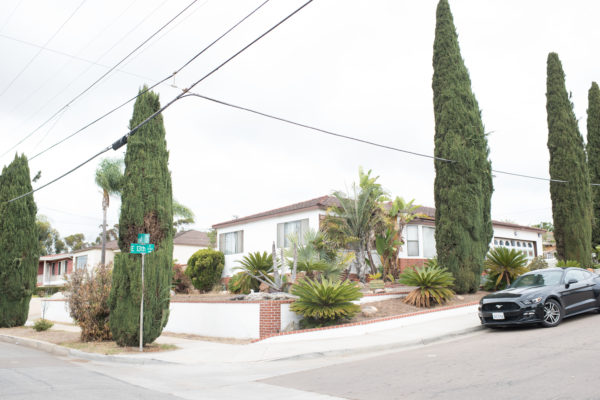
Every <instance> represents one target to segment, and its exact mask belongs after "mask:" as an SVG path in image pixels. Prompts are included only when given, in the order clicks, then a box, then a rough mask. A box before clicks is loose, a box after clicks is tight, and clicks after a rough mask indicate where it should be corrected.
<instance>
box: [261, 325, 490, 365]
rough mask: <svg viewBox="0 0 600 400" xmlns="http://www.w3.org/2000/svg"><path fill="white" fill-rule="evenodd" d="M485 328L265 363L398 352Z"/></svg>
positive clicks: (321, 352) (479, 327)
mask: <svg viewBox="0 0 600 400" xmlns="http://www.w3.org/2000/svg"><path fill="white" fill-rule="evenodd" d="M484 329H485V327H484V326H482V325H480V326H472V327H470V328H465V329H461V330H458V331H454V332H449V333H445V334H442V335H439V336H434V337H430V338H425V339H416V340H406V341H403V342H396V343H390V344H385V345H375V346H365V347H359V348H355V349H343V350H329V351H319V352H314V353H305V354H297V355H295V356H289V357H283V358H272V359H267V360H263V361H292V360H303V359H310V358H319V357H326V356H346V355H357V354H364V353H374V352H379V351H387V350H398V349H402V348H407V347H415V346H424V345H428V344H432V343H435V342H439V341H442V340H446V339H451V338H454V337H459V336H462V335H466V334H469V333H474V332H477V331H482V330H484Z"/></svg>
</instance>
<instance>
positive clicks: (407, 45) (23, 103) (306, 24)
mask: <svg viewBox="0 0 600 400" xmlns="http://www.w3.org/2000/svg"><path fill="white" fill-rule="evenodd" d="M262 1H263V0H252V1H251V0H198V1H197V2H196V4H194V5H193V6H192V7H191V8H190V9H189V10H188V11H187V12H185V13H184V14H183V15H182V16H180V17H179V18H178V19H176V20H175V21H174V22H173V23H172V24H171V25H169V26H168V27H167V28H166V29H165V30H164V31H163V32H162V33H160V34H159V35H158V36H157V37H156V38H155V39H153V40H151V41H150V42H149V43H148V44H147V45H146V46H144V47H143V48H142V49H141V50H139V51H137V52H136V53H135V54H134V55H133V56H132V57H130V58H129V59H127V61H125V62H124V63H123V64H122V65H121V66H120V67H119V68H118V71H114V72H112V73H111V74H110V75H108V76H107V77H106V78H105V79H103V80H102V81H101V82H99V83H98V84H97V85H96V86H95V87H94V88H92V89H91V90H90V91H89V92H87V93H86V94H85V95H84V96H82V97H81V98H80V99H78V100H77V101H75V102H73V103H72V104H71V105H70V106H69V107H68V108H67V109H66V110H65V111H64V112H62V113H61V114H60V115H59V116H58V118H55V119H53V120H52V121H51V122H50V123H48V124H46V125H45V126H44V127H43V128H41V129H39V130H38V131H37V132H36V133H34V134H33V135H31V136H30V137H29V138H28V139H27V140H25V141H23V143H22V144H20V145H19V146H17V147H16V149H13V150H11V151H10V152H9V153H8V154H6V155H4V156H2V157H0V165H6V164H8V163H9V162H10V161H11V160H12V158H13V157H14V154H15V151H19V153H21V152H23V153H25V154H26V155H28V156H29V157H31V156H33V155H35V154H36V153H38V152H39V151H41V150H44V149H46V148H47V147H49V146H50V145H52V144H54V143H56V142H57V141H59V140H60V139H62V138H64V137H66V136H68V135H70V134H72V133H73V132H75V131H76V130H78V129H79V128H81V127H82V126H84V125H86V124H87V123H89V122H91V121H92V120H94V119H96V118H97V117H99V116H100V115H102V114H104V113H105V112H107V111H109V110H110V109H112V108H113V107H115V106H117V105H118V104H121V103H122V102H123V101H125V100H126V99H128V98H131V97H133V96H134V95H135V94H137V91H138V89H139V88H140V87H141V86H142V85H144V84H153V83H155V82H157V81H159V80H161V79H163V78H164V77H166V76H168V75H169V74H171V73H172V72H173V71H175V70H176V69H178V68H179V67H180V66H181V65H182V64H184V63H185V62H186V61H187V60H188V59H190V58H191V57H192V56H193V55H194V54H196V53H197V52H198V51H200V50H201V49H202V48H203V47H205V46H206V45H207V44H209V43H210V42H211V41H213V40H214V39H215V38H217V37H218V36H219V35H221V34H222V33H223V32H224V31H225V30H227V29H228V28H229V27H230V26H231V25H233V24H234V23H236V22H237V21H238V20H240V19H241V18H243V17H244V16H245V15H246V14H248V13H249V12H250V11H251V10H252V9H254V8H255V7H257V6H258V5H259V4H260V3H262ZM190 2H191V0H170V1H165V0H119V1H113V0H102V1H100V0H87V1H83V2H82V0H61V1H52V2H51V1H44V0H3V1H2V2H0V51H1V53H2V54H3V55H4V56H3V57H2V62H1V63H0V93H2V94H1V95H0V120H1V126H2V129H1V131H0V139H1V142H2V146H1V149H0V150H1V151H0V153H4V152H6V151H7V150H8V149H9V148H11V147H13V146H14V145H15V144H16V143H17V142H19V141H20V140H22V139H23V138H24V137H25V136H26V135H28V134H29V133H31V132H32V131H33V130H34V129H35V128H36V127H38V126H39V125H40V124H41V123H43V122H44V121H46V120H47V119H48V118H49V117H50V116H51V115H52V114H54V113H55V112H56V111H57V110H59V109H60V108H61V107H63V106H64V105H65V104H67V103H68V102H69V101H70V100H71V99H72V98H73V97H75V96H76V95H78V94H79V93H80V92H81V91H82V90H84V89H85V88H86V87H87V86H89V85H90V84H91V83H92V82H94V81H95V80H96V79H98V78H99V77H100V76H101V75H102V74H103V73H105V72H106V71H107V70H108V67H109V66H113V65H114V64H116V63H117V62H118V61H119V60H121V59H122V58H123V57H125V56H126V55H127V54H128V53H129V52H131V51H132V50H133V49H134V48H135V47H136V46H138V45H139V44H140V43H142V42H143V41H144V40H145V39H146V38H148V37H149V36H150V35H151V34H152V33H154V32H155V31H156V30H157V29H158V28H159V27H160V26H162V25H163V24H164V23H166V22H167V21H168V20H169V19H171V18H172V17H173V16H174V15H176V14H177V13H178V12H179V11H180V10H182V9H183V8H184V7H186V6H187V5H188V4H189V3H190ZM302 3H303V2H302V1H295V0H294V1H292V0H271V1H270V2H269V3H267V4H266V5H265V6H264V7H263V8H262V9H261V10H260V11H259V12H258V13H257V14H256V15H255V16H253V17H251V18H250V19H248V20H247V21H246V22H245V23H243V24H242V25H241V26H240V27H239V28H238V29H237V30H235V31H234V32H233V33H232V34H231V35H230V36H227V37H226V38H225V39H223V40H221V41H220V42H219V43H218V44H217V45H216V46H214V47H213V48H212V49H211V50H209V51H208V52H206V53H205V54H203V55H202V56H201V57H199V58H198V59H197V60H196V61H194V62H193V63H192V64H190V65H189V66H188V67H187V68H186V69H184V70H183V71H182V72H180V73H179V74H178V75H177V76H176V79H175V81H174V82H173V80H170V81H169V82H168V83H165V84H162V85H161V86H159V87H157V88H156V91H157V92H158V93H159V94H160V98H161V101H162V103H163V104H164V103H166V102H167V101H168V100H170V99H172V98H173V97H175V96H176V95H177V94H178V93H179V90H178V89H176V88H173V87H171V86H170V85H171V84H173V83H174V84H175V85H176V86H179V87H186V86H188V85H189V84H190V83H191V82H193V81H195V80H198V79H199V78H200V77H202V76H203V75H204V74H206V73H207V72H209V71H210V70H212V69H213V68H215V67H216V66H217V65H219V64H220V63H221V62H223V61H224V60H226V59H227V58H228V57H230V56H231V55H233V54H234V53H235V52H236V51H238V50H239V49H241V48H242V47H243V46H245V45H246V44H247V43H249V42H250V41H252V40H253V39H254V38H255V37H257V36H259V35H260V34H261V33H262V32H264V31H265V30H267V29H268V28H270V27H271V26H272V25H274V24H275V23H276V22H278V21H279V20H280V19H281V18H283V17H285V16H286V15H287V14H289V13H290V12H291V11H293V10H294V9H296V8H297V7H299V6H300V5H301V4H302ZM436 4H437V1H434V0H426V1H425V0H421V1H404V0H389V1H388V0H343V1H342V0H315V1H314V2H313V3H311V4H310V5H308V6H307V7H306V8H305V9H304V10H302V11H301V12H300V13H299V14H297V15H296V16H294V17H293V18H291V19H290V20H288V21H287V22H286V23H284V24H283V25H282V26H281V27H279V28H278V29H276V30H275V31H273V32H272V33H271V34H269V35H268V36H266V37H265V38H264V39H262V40H261V41H259V42H258V43H257V44H256V45H254V46H252V47H251V48H250V49H248V50H247V51H245V52H244V53H242V54H241V55H240V56H239V57H237V58H236V59H234V60H233V61H231V62H230V63H229V64H227V65H226V66H224V67H223V68H222V69H220V70H219V71H217V72H216V73H215V74H213V75H212V76H211V77H209V78H208V79H206V80H205V81H204V82H202V83H201V84H200V85H198V86H197V88H196V90H195V91H196V92H198V93H201V94H204V95H207V96H211V97H214V98H217V99H220V100H224V101H228V102H231V103H234V104H238V105H241V106H245V107H249V108H254V109H257V110H259V111H263V112H267V113H272V114H275V115H277V116H280V117H283V118H288V119H291V120H294V121H298V122H301V123H305V124H309V125H314V126H317V127H319V128H323V129H327V130H331V131H335V132H338V133H341V134H345V135H349V136H354V137H358V138H362V139H366V140H370V141H373V142H377V143H380V144H385V145H389V146H394V147H399V148H403V149H407V150H411V151H416V152H420V153H425V154H433V134H434V120H433V104H432V96H433V95H432V90H431V77H432V74H433V68H432V65H431V60H432V47H433V37H434V28H435V7H436ZM450 6H451V9H452V12H453V14H454V21H455V24H456V27H457V30H458V33H459V41H460V47H461V52H462V56H463V58H464V60H465V63H466V65H467V68H468V69H469V72H470V75H471V80H472V88H473V91H474V93H475V96H476V97H477V100H478V101H479V106H480V108H481V110H482V117H483V122H484V125H485V128H486V131H488V132H491V133H490V135H489V137H488V139H489V146H490V150H491V160H492V168H494V169H497V170H505V171H511V172H517V173H522V174H527V175H535V176H540V177H548V159H549V156H548V149H547V147H546V141H547V135H548V130H547V125H546V110H545V101H546V100H545V91H546V87H545V80H546V75H545V74H546V57H547V55H548V52H550V51H555V52H557V53H558V54H559V56H560V59H561V61H562V63H563V67H564V70H565V73H566V82H567V90H569V91H571V92H572V101H573V103H574V104H575V113H576V115H577V118H578V119H579V127H580V131H581V134H582V135H583V136H584V138H585V136H586V109H587V92H588V90H589V88H590V86H591V83H592V81H594V80H595V81H598V80H600V68H599V66H600V53H599V52H598V43H600V30H599V29H598V28H597V16H598V15H600V3H599V2H598V1H597V0H588V1H584V0H579V1H576V2H565V1H559V0H556V1H550V0H528V1H516V0H503V1H498V0H495V1H492V0H489V1H488V0H456V1H450ZM78 7H79V8H78ZM70 16H71V18H70V19H69V20H68V21H67V19H68V18H69V17H70ZM65 21H67V22H66V24H64V23H65ZM63 24H64V25H63ZM61 25H62V28H61ZM36 46H38V47H36ZM39 46H45V47H46V48H45V49H43V50H41V49H40V47H39ZM40 50H41V51H40ZM86 60H87V61H86ZM90 62H93V63H90ZM132 110H133V105H132V104H130V105H127V106H125V107H123V108H122V109H121V110H119V111H118V112H115V113H114V114H112V115H111V116H109V117H107V118H105V119H103V120H102V121H100V122H98V123H96V124H95V125H93V126H92V127H90V128H88V129H86V130H84V131H82V132H81V133H80V134H78V135H76V136H75V137H73V138H72V139H70V140H68V141H66V142H65V143H63V144H61V145H59V146H57V147H55V148H54V149H52V150H50V151H48V152H46V153H44V154H43V155H41V156H39V157H37V158H35V159H33V160H31V161H30V168H31V171H32V175H34V174H35V173H36V172H37V171H38V170H41V171H42V178H41V179H40V180H39V181H38V182H36V183H34V187H37V186H39V185H42V184H44V183H46V182H48V181H50V180H52V179H54V178H56V177H57V176H59V175H60V174H62V173H64V172H66V171H68V170H69V169H71V168H72V167H74V166H75V165H77V164H79V163H80V162H82V161H84V160H85V159H87V158H89V157H90V156H92V155H93V154H95V153H96V152H98V151H99V150H101V149H103V148H105V147H106V146H108V145H110V144H111V143H112V142H114V141H115V140H116V139H118V138H119V137H121V136H122V135H123V134H125V133H126V132H127V126H128V123H129V118H130V117H131V113H132ZM164 121H165V126H166V131H167V146H168V149H169V151H170V161H169V165H170V169H171V174H172V180H173V195H174V197H175V198H176V199H177V200H178V201H179V202H181V203H183V204H185V205H186V206H188V207H189V208H191V209H192V210H193V211H194V213H195V214H196V224H195V225H194V228H196V229H207V228H209V227H210V226H211V225H213V224H215V223H218V222H223V221H226V220H230V219H232V218H233V216H234V215H235V216H240V217H241V216H245V215H248V214H253V213H257V212H261V211H265V210H268V209H272V208H276V207H281V206H285V205H288V204H292V203H295V202H299V201H304V200H307V199H310V198H314V197H318V196H321V195H324V194H330V193H331V192H332V191H333V190H345V189H347V188H350V186H351V184H352V182H353V181H354V180H356V179H357V174H358V168H359V166H363V167H364V168H365V169H372V170H373V173H374V174H375V175H379V176H380V182H381V183H382V184H383V185H384V187H385V188H386V189H387V190H389V192H390V193H391V194H392V195H393V196H396V195H398V196H402V197H404V198H405V199H412V198H414V199H415V201H416V203H418V204H421V205H424V206H433V205H434V202H433V180H434V168H433V162H432V160H431V159H428V158H420V157H416V156H413V155H408V154H404V153H399V152H395V151H391V150H385V149H380V148H376V147H372V146H368V145H365V144H360V143H355V142H349V141H346V140H342V139H339V138H334V137H329V136H325V135H323V134H319V133H315V132H312V131H309V130H306V129H303V128H300V127H294V126H290V125H287V124H284V123H281V122H277V121H272V120H269V119H266V118H264V117H260V116H256V115H251V114H248V113H245V112H243V111H238V110H234V109H230V108H226V107H224V106H222V105H218V104H213V103H209V102H207V101H206V100H202V99H199V98H187V99H183V100H181V101H179V102H177V103H175V104H174V105H173V106H172V107H171V108H169V109H168V110H166V111H165V113H164ZM122 150H124V148H123V149H122ZM122 154H123V151H119V152H113V151H111V152H109V153H106V154H105V156H109V157H118V156H122ZM99 161H100V159H96V160H94V161H92V162H91V163H89V164H87V165H86V166H84V167H82V168H80V169H79V170H77V171H76V172H74V173H73V174H71V175H69V176H68V177H66V178H64V179H62V180H60V181H58V182H57V183H55V184H53V185H50V186H48V187H47V188H45V189H43V190H41V191H39V192H38V193H36V194H35V200H36V202H37V205H38V209H39V213H40V214H43V215H46V216H47V217H48V218H49V220H50V221H51V223H52V225H53V226H54V227H55V228H57V229H58V230H59V232H60V233H61V235H62V236H67V235H69V234H72V233H77V232H83V233H85V235H86V237H87V240H94V239H95V237H96V236H97V235H98V232H99V231H100V228H99V225H100V224H101V221H102V210H101V201H102V195H101V192H100V190H99V189H98V187H97V186H96V185H95V183H94V173H95V169H96V167H97V165H98V163H99ZM494 189H495V191H494V195H493V198H492V216H493V218H494V219H498V220H511V221H513V222H516V223H520V224H533V223H537V222H540V221H549V220H551V218H552V213H551V202H550V194H549V185H548V183H547V182H544V181H537V180H530V179H524V178H517V177H510V176H506V175H500V174H496V176H495V178H494ZM119 206H120V203H119V199H112V201H111V207H110V212H109V223H110V224H111V225H112V224H113V223H117V222H118V209H119Z"/></svg>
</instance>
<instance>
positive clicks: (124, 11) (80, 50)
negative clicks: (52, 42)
mask: <svg viewBox="0 0 600 400" xmlns="http://www.w3.org/2000/svg"><path fill="white" fill-rule="evenodd" d="M136 1H137V0H132V1H131V2H130V3H129V5H127V6H126V7H125V9H124V10H123V11H122V12H121V13H120V14H119V15H118V16H117V17H116V18H115V19H114V20H113V21H112V22H111V23H110V24H108V25H107V26H105V27H104V28H103V29H102V30H101V31H100V32H98V34H97V35H96V36H95V37H94V38H93V39H91V40H90V41H88V42H87V43H86V44H84V45H83V46H82V47H81V48H80V49H79V50H78V52H77V54H79V53H81V52H82V51H83V50H85V49H87V48H89V47H90V46H91V45H92V43H94V42H95V41H96V40H97V39H98V38H100V37H102V35H103V34H104V32H106V31H107V30H108V29H109V28H110V27H111V26H113V25H114V24H115V23H116V22H117V21H118V20H119V19H120V18H121V17H122V16H123V15H125V13H126V12H127V10H129V9H130V8H131V6H132V5H133V4H134V3H135V2H136ZM144 20H145V18H144ZM130 32H131V31H130ZM130 32H128V33H127V34H125V36H123V37H122V38H121V39H120V40H119V41H118V42H116V43H115V44H114V45H113V46H112V47H111V48H110V49H109V50H107V51H106V52H105V53H104V54H102V55H101V56H100V57H98V58H97V59H96V62H97V61H99V60H100V59H101V58H102V57H104V56H105V55H106V54H107V53H108V52H110V50H112V49H113V48H114V47H115V46H116V45H117V44H118V43H120V42H121V41H122V40H123V39H124V38H126V37H127V36H128V35H129V33H130ZM4 37H5V38H10V39H12V40H17V41H19V42H21V43H27V44H30V43H29V42H25V41H22V40H19V39H14V38H11V37H10V36H6V35H5V36H4ZM45 50H46V51H51V52H52V51H53V50H51V49H48V48H46V49H45ZM60 53H62V52H59V54H60ZM62 54H65V55H66V53H62ZM68 63H69V61H67V62H65V63H64V64H63V65H61V66H60V67H59V68H58V69H56V70H55V72H54V73H53V74H51V78H50V79H46V80H45V81H43V83H42V84H41V85H40V86H38V87H37V88H36V89H35V90H33V91H31V92H30V93H29V94H28V95H27V96H25V98H24V99H23V100H21V101H20V102H19V103H18V104H16V105H14V106H13V107H12V109H11V110H10V112H12V111H14V110H16V109H18V108H19V107H21V106H22V105H23V104H25V103H26V102H27V101H29V99H31V98H32V97H33V96H34V95H35V94H36V93H38V92H39V91H40V90H42V89H43V88H44V87H45V86H47V85H48V84H49V83H50V82H52V81H53V80H55V79H56V78H57V77H58V76H59V74H58V72H59V71H62V70H63V69H64V68H65V67H66V66H67V64H68ZM107 68H110V67H107ZM88 70H89V68H88V69H86V71H85V72H87V71H88ZM81 75H82V74H80V75H79V76H77V78H75V79H73V80H72V81H71V83H69V84H68V85H67V87H66V88H68V87H70V86H71V85H72V84H73V83H74V82H75V81H77V80H78V79H79V78H80V77H81ZM66 88H65V89H66ZM65 89H63V90H61V91H60V92H59V93H57V94H56V95H55V96H54V97H52V98H51V99H50V100H49V101H47V102H46V104H44V105H43V106H41V107H40V108H38V109H37V110H35V111H34V112H33V113H32V114H30V115H29V116H28V117H27V118H26V120H29V119H32V118H33V117H35V116H36V115H37V114H38V113H40V112H41V111H42V110H43V109H44V108H46V107H47V106H48V105H49V104H50V102H51V101H52V100H54V99H55V98H56V97H58V95H60V94H62V93H63V92H64V91H65ZM22 125H23V124H22Z"/></svg>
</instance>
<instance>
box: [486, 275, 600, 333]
mask: <svg viewBox="0 0 600 400" xmlns="http://www.w3.org/2000/svg"><path fill="white" fill-rule="evenodd" d="M594 310H600V276H599V275H596V274H594V273H592V272H589V271H586V270H585V269H581V268H565V269H562V268H548V269H541V270H536V271H531V272H528V273H526V274H523V275H521V276H520V277H518V278H517V279H516V280H515V281H514V282H513V283H512V284H511V285H510V287H509V288H508V289H505V290H501V291H499V292H496V293H492V294H488V295H487V296H485V297H483V298H482V299H481V301H480V302H479V319H480V320H481V323H482V324H483V325H484V326H489V327H496V326H511V325H523V324H536V323H540V324H542V325H543V326H545V327H553V326H556V325H558V324H559V323H560V321H562V319H563V318H566V317H571V316H573V315H577V314H581V313H584V312H588V311H594Z"/></svg>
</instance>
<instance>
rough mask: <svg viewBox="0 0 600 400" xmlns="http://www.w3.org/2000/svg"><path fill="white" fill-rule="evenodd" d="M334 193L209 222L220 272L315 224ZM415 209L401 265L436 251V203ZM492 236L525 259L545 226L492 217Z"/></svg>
mask: <svg viewBox="0 0 600 400" xmlns="http://www.w3.org/2000/svg"><path fill="white" fill-rule="evenodd" d="M336 204H337V200H336V199H335V197H333V196H322V197H318V198H315V199H311V200H307V201H304V202H301V203H296V204H292V205H289V206H286V207H281V208H277V209H274V210H270V211H265V212H262V213H258V214H253V215H250V216H247V217H243V218H237V219H233V220H231V221H227V222H222V223H218V224H215V225H213V228H214V229H216V230H217V243H218V248H219V250H221V251H222V252H223V253H224V254H225V268H224V269H223V276H224V277H227V276H231V275H233V274H234V272H235V271H234V268H235V267H237V266H238V263H236V261H237V260H241V259H242V258H243V257H244V256H246V255H248V254H249V253H253V252H256V251H260V252H263V251H267V252H268V253H270V252H271V248H272V244H273V242H275V244H276V246H277V248H281V247H288V245H289V243H288V239H287V236H288V235H289V234H290V233H299V234H300V235H302V233H303V232H305V231H307V230H308V229H313V230H318V229H319V227H320V225H321V221H322V220H323V218H324V217H325V215H326V214H327V209H328V208H329V207H330V206H332V205H336ZM417 213H420V214H424V216H423V217H422V218H416V219H414V220H413V221H411V222H410V223H409V224H408V226H406V227H405V229H404V232H403V238H404V241H405V244H404V245H403V246H402V249H401V251H400V254H399V264H400V267H401V268H402V269H404V268H405V267H407V266H412V265H418V266H419V265H423V263H424V262H425V261H426V260H427V259H429V258H433V257H435V255H436V250H435V209H434V208H431V207H420V208H419V209H418V210H417ZM493 226H494V237H493V239H492V242H491V243H490V247H499V246H503V247H507V248H514V249H516V250H519V251H521V252H523V253H524V254H525V255H526V256H527V258H528V259H533V258H534V257H536V256H538V255H542V254H543V248H542V234H543V233H544V232H546V231H545V230H543V229H538V228H531V227H528V226H522V225H517V224H511V223H506V222H500V221H493Z"/></svg>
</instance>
